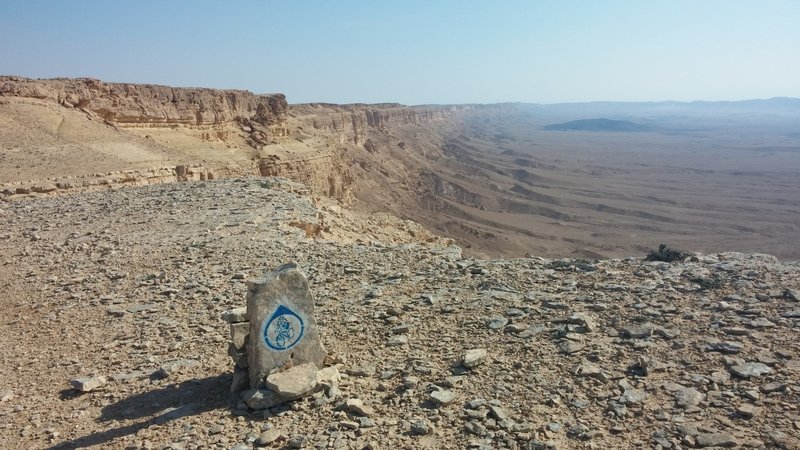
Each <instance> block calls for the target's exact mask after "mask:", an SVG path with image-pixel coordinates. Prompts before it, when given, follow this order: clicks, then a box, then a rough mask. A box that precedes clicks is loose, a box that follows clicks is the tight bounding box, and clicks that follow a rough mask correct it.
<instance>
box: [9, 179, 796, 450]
mask: <svg viewBox="0 0 800 450" xmlns="http://www.w3.org/2000/svg"><path fill="white" fill-rule="evenodd" d="M298 191H300V188H299V187H298V185H296V184H293V183H290V182H287V181H284V180H277V179H239V180H236V179H225V180H214V181H206V182H190V183H175V184H164V185H153V186H145V187H134V188H129V189H118V190H113V191H109V192H90V193H85V194H78V195H74V196H59V197H42V198H25V199H19V200H16V201H3V202H2V203H0V249H1V250H2V251H0V287H2V290H3V294H2V295H0V323H2V326H1V327H0V362H2V364H0V448H54V449H59V448H64V449H66V448H103V449H106V448H111V449H154V448H158V449H191V450H196V449H224V450H230V449H236V450H247V449H250V450H252V449H256V448H258V449H261V448H286V447H289V448H308V449H325V448H335V449H364V448H371V449H464V448H470V449H490V448H493V449H502V448H506V449H526V450H527V449H542V448H557V449H572V448H595V449H612V448H613V449H634V448H636V449H638V448H646V449H690V448H713V447H740V448H752V449H759V448H764V449H772V448H780V449H792V448H797V443H798V442H800V411H799V410H798V405H800V302H799V301H798V298H799V297H800V263H798V262H786V261H778V260H777V259H776V258H774V257H772V256H769V255H764V254H742V253H732V252H730V253H715V254H694V255H692V256H691V257H690V258H688V259H687V260H685V261H682V262H675V263H663V262H647V261H644V260H643V258H624V259H612V260H595V261H589V260H581V259H571V258H566V259H555V260H553V259H544V258H519V259H494V260H478V259H473V258H469V257H465V256H464V255H462V254H461V251H460V249H458V248H457V247H454V246H447V245H442V243H441V242H439V243H433V244H431V243H427V242H424V241H420V240H418V239H416V238H415V237H414V236H413V235H412V234H411V233H409V232H408V230H409V229H408V226H407V224H405V223H404V222H402V221H399V220H398V221H396V222H390V221H389V220H388V219H387V220H386V221H384V222H383V223H384V224H383V225H382V228H381V229H380V230H377V231H376V233H377V232H378V231H380V233H381V235H382V236H385V239H384V238H381V240H379V239H377V238H374V237H366V236H370V231H369V230H366V229H364V228H358V227H357V226H356V225H359V224H358V223H354V220H356V219H357V218H358V217H363V216H356V215H352V216H350V214H355V213H350V212H345V211H340V212H339V213H337V212H335V208H334V209H329V210H325V209H324V208H323V207H319V206H317V205H315V203H314V202H313V201H312V200H311V199H310V198H309V197H307V196H303V195H298V194H297V193H296V192H298ZM14 197H21V196H11V198H14ZM321 213H322V214H325V215H326V217H325V223H326V224H334V223H335V224H338V225H337V226H338V227H345V226H349V225H348V224H353V228H352V229H353V230H363V232H362V235H363V236H362V238H361V240H360V241H359V240H357V239H353V240H351V241H349V242H342V241H337V240H333V239H330V238H326V237H325V236H326V234H323V236H322V237H318V238H310V237H309V236H308V234H307V233H306V231H305V230H304V229H300V228H298V227H296V226H293V225H291V224H292V223H298V222H304V223H309V224H315V223H318V221H319V214H321ZM336 214H339V215H338V216H336ZM367 220H368V219H364V220H363V221H362V222H360V223H365V222H366V221H367ZM336 231H337V230H335V229H332V230H331V232H330V233H328V232H326V233H327V235H328V236H330V235H332V234H333V233H334V232H336ZM376 235H377V234H376ZM653 247H655V245H653ZM287 261H295V262H296V263H297V265H298V268H299V269H302V272H303V273H304V274H305V276H306V277H307V279H308V285H309V286H310V288H311V290H312V291H313V293H314V315H315V316H316V321H317V326H318V329H319V336H320V340H321V343H322V344H323V346H324V349H325V351H327V357H326V358H325V364H324V366H325V367H320V366H316V365H315V367H314V370H310V368H303V365H304V363H302V362H300V361H298V364H296V365H293V366H291V367H283V366H282V367H281V368H280V369H278V370H277V371H276V372H274V373H265V374H264V386H263V387H256V388H255V389H262V390H264V392H262V394H265V395H263V396H264V398H267V397H269V395H268V394H267V392H266V391H270V392H286V393H291V392H293V393H297V392H299V391H303V390H305V389H298V390H294V391H291V392H290V391H289V389H290V388H292V389H293V387H292V386H290V384H288V382H286V380H285V379H283V380H282V379H281V378H280V377H281V375H282V374H283V376H284V377H287V376H288V375H286V374H287V373H289V372H288V371H289V370H296V371H298V372H297V374H298V375H299V376H298V377H297V379H299V380H301V381H303V382H304V383H305V386H308V385H313V384H314V383H315V382H316V383H317V385H316V386H315V387H313V388H312V389H311V391H310V392H308V393H307V394H306V395H304V396H301V397H300V398H298V399H296V400H293V401H290V402H285V403H280V404H277V405H276V406H272V407H269V408H265V409H260V410H253V409H252V408H251V407H250V406H249V405H248V404H247V402H246V401H244V400H242V401H241V402H239V400H241V399H242V397H241V395H242V394H243V393H244V392H247V391H249V390H250V389H251V387H250V384H249V382H248V384H247V386H246V387H247V388H246V389H244V390H243V391H241V394H239V396H238V397H237V402H236V403H237V404H235V405H234V406H233V407H231V404H230V400H231V385H232V384H233V381H234V375H233V374H234V373H235V371H233V370H232V364H231V357H230V356H229V354H228V351H229V347H230V344H231V325H230V324H228V323H226V322H224V321H223V320H220V317H221V316H222V315H223V314H224V313H225V312H226V311H230V310H233V309H235V308H238V307H241V306H242V302H243V299H246V298H248V295H249V292H250V291H251V290H252V289H251V286H253V284H252V283H250V285H248V280H258V279H259V278H252V277H257V276H259V275H261V274H262V273H264V271H265V270H269V269H271V268H276V267H280V266H281V264H284V263H285V262H287ZM284 306H286V307H287V309H288V310H289V311H290V312H293V313H295V314H298V315H299V313H298V309H299V308H297V305H290V304H286V305H284ZM275 312H277V309H276V310H275ZM265 315H266V316H268V317H270V318H271V317H273V316H275V317H276V320H275V322H274V324H275V327H274V328H273V329H272V331H271V333H272V334H270V335H269V336H271V339H274V342H273V345H274V346H276V347H287V346H289V345H291V344H292V342H293V339H295V338H296V337H297V336H298V334H292V332H290V331H287V330H288V329H293V330H299V328H298V324H299V321H297V320H296V318H293V317H288V316H291V314H289V313H286V312H285V311H284V310H281V312H280V313H278V314H275V313H273V312H272V310H269V311H267V312H266V313H265ZM285 315H288V316H287V317H284V318H285V319H286V321H280V323H279V321H278V320H277V317H281V316H285ZM243 318H246V314H245V315H244V316H241V315H240V318H239V319H237V320H235V321H233V322H234V323H241V320H242V319H243ZM286 323H289V326H288V327H287V326H286ZM304 323H305V322H304ZM278 325H280V326H278ZM252 326H253V322H251V323H250V324H249V327H250V328H251V330H250V331H249V332H247V336H248V337H247V341H248V342H249V341H250V340H251V339H253V337H254V336H255V337H256V338H258V337H259V336H258V335H259V334H260V335H261V336H264V334H263V331H265V330H266V329H268V328H269V327H265V330H261V329H260V328H259V329H258V330H257V331H256V332H255V333H253V331H252ZM243 328H244V330H245V331H247V329H248V327H246V326H243ZM278 332H281V333H282V334H281V335H280V337H279V336H278ZM239 337H241V338H244V337H243V336H242V335H239ZM279 339H280V342H278V340H279ZM241 348H244V347H241V346H239V347H238V349H241ZM291 350H292V348H289V351H291ZM235 353H236V352H234V354H235ZM238 353H242V352H238ZM241 356H242V357H243V355H241ZM250 357H251V355H250V354H248V355H247V357H246V358H245V359H244V360H240V359H239V358H237V361H240V362H242V363H244V361H247V363H246V364H247V365H248V369H249V368H250V367H249V366H250V365H251V363H250ZM240 367H241V365H240ZM332 368H335V369H336V370H337V371H338V372H339V377H338V381H337V377H336V376H335V372H333V370H332ZM321 371H329V372H323V374H325V376H324V377H320V379H319V380H318V379H317V375H316V374H319V372H321ZM312 372H314V373H315V376H314V378H313V381H312V378H311V373H312ZM270 376H273V378H272V381H271V383H272V385H270V380H269V378H270ZM249 377H250V371H249V370H248V375H247V376H246V377H243V379H244V380H247V379H249ZM275 377H277V378H275ZM292 379H293V380H294V379H295V377H294V376H293V375H292ZM71 381H72V382H71ZM271 386H275V387H274V388H273V387H271ZM287 386H288V387H287ZM300 387H301V388H303V386H300ZM283 389H286V391H283ZM251 400H252V398H251Z"/></svg>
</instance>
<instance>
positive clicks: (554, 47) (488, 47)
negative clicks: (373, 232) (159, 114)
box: [0, 0, 800, 104]
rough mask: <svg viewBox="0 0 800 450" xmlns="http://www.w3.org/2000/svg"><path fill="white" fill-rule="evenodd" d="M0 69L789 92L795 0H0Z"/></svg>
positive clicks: (795, 80) (38, 73) (625, 91)
mask: <svg viewBox="0 0 800 450" xmlns="http://www.w3.org/2000/svg"><path fill="white" fill-rule="evenodd" d="M0 74H15V75H22V76H28V77H35V78H50V77H59V76H62V77H63V76H66V77H77V76H90V77H94V78H100V79H102V80H105V81H124V82H137V83H158V84H167V85H174V86H204V87H217V88H238V89H248V90H251V91H254V92H257V93H264V92H283V93H285V94H286V95H287V97H288V100H289V102H291V103H300V102H310V101H324V102H333V103H350V102H370V103H372V102H400V103H405V104H420V103H472V102H480V103H491V102H502V101H526V102H538V103H553V102H568V101H590V100H626V101H638V100H666V99H672V100H698V99H703V100H734V99H748V98H767V97H775V96H790V97H800V0H787V1H777V0H775V1H773V0H747V1H745V0H741V1H739V0H686V1H681V0H669V1H655V0H653V1H650V0H630V1H610V0H585V1H564V0H552V1H546V2H545V1H533V0H527V1H469V0H462V1H434V0H427V1H412V0H402V1H400V0H398V1H391V2H390V1H388V0H367V1H348V0H338V1H335V0H327V1H303V0H297V1H294V0H282V1H247V2H244V1H241V2H240V1H235V2H233V1H232V2H227V1H219V0H216V1H202V0H196V1H166V0H158V1H140V0H137V1H115V0H102V1H81V0H76V1H55V0H53V1H38V0H24V1H22V0H20V1H10V0H0Z"/></svg>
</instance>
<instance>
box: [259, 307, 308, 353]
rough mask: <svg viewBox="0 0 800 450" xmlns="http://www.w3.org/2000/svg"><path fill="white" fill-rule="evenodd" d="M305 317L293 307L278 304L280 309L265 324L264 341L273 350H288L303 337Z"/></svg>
mask: <svg viewBox="0 0 800 450" xmlns="http://www.w3.org/2000/svg"><path fill="white" fill-rule="evenodd" d="M304 331H305V327H304V325H303V319H301V318H300V316H299V315H297V313H295V312H294V311H292V310H291V309H289V308H287V307H285V306H283V305H278V309H276V310H275V312H274V313H273V314H272V317H270V318H269V320H267V321H266V322H265V324H264V331H263V333H262V334H263V336H264V343H265V344H267V347H269V348H271V349H273V350H279V351H280V350H288V349H290V348H292V347H294V346H295V345H296V344H297V343H298V342H300V339H301V338H302V337H303V332H304Z"/></svg>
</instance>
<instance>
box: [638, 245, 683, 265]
mask: <svg viewBox="0 0 800 450" xmlns="http://www.w3.org/2000/svg"><path fill="white" fill-rule="evenodd" d="M688 256H689V254H688V253H686V252H682V251H680V250H675V249H673V248H669V247H667V244H661V245H659V246H658V250H650V253H649V254H648V255H647V257H646V258H645V261H663V262H673V261H683V260H684V259H686V258H687V257H688Z"/></svg>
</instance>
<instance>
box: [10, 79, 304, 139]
mask: <svg viewBox="0 0 800 450" xmlns="http://www.w3.org/2000/svg"><path fill="white" fill-rule="evenodd" d="M0 96H13V97H28V98H38V99H43V100H50V101H54V102H56V103H58V104H60V105H62V106H64V107H67V108H78V109H81V110H84V111H86V112H89V113H92V114H96V115H97V116H99V117H101V118H102V119H104V120H105V121H106V122H108V123H110V124H113V125H117V126H122V127H132V126H148V127H159V126H164V127H176V126H191V127H211V126H218V125H224V124H228V123H232V122H236V123H238V124H240V126H241V127H242V128H243V129H245V130H247V131H249V132H253V133H254V132H257V131H258V132H261V133H262V134H265V135H266V136H271V135H278V136H282V135H284V134H285V133H286V129H285V127H284V123H285V122H286V113H287V110H288V104H287V103H286V97H285V96H284V95H283V94H268V95H255V94H253V93H251V92H248V91H242V90H217V89H203V88H174V87H169V86H158V85H152V84H125V83H105V82H102V81H100V80H95V79H91V78H78V79H52V80H31V79H28V78H20V77H0ZM261 140H264V141H267V143H268V142H271V140H272V139H271V137H270V138H262V139H261Z"/></svg>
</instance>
